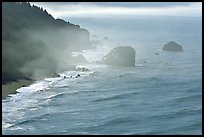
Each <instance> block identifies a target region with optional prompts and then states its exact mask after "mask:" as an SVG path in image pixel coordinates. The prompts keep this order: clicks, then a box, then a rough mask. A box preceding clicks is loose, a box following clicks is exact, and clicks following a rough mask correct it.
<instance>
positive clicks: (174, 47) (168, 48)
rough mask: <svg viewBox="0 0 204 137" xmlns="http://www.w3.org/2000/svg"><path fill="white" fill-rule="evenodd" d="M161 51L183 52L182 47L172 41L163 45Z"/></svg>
mask: <svg viewBox="0 0 204 137" xmlns="http://www.w3.org/2000/svg"><path fill="white" fill-rule="evenodd" d="M162 50H163V51H183V47H182V46H181V45H179V44H177V43H176V42H174V41H170V42H168V43H167V44H165V45H164V47H163V48H162Z"/></svg>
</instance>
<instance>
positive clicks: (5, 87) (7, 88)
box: [2, 79, 33, 99]
mask: <svg viewBox="0 0 204 137" xmlns="http://www.w3.org/2000/svg"><path fill="white" fill-rule="evenodd" d="M32 83H33V80H25V79H21V80H18V81H16V82H9V83H7V84H2V99H4V98H5V97H7V96H8V95H9V94H15V93H16V89H18V88H20V87H23V86H28V85H30V84H32Z"/></svg>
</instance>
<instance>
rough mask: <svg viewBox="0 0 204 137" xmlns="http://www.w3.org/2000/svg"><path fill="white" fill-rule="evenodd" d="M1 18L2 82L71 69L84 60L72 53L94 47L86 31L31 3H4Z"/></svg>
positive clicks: (40, 76)
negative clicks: (54, 16)
mask: <svg viewBox="0 0 204 137" xmlns="http://www.w3.org/2000/svg"><path fill="white" fill-rule="evenodd" d="M2 15H3V19H2V63H3V64H2V81H3V82H6V81H15V80H17V79H20V78H34V79H41V78H43V77H45V76H50V75H52V74H53V73H55V72H61V71H63V70H68V69H69V68H70V66H72V65H74V64H75V63H77V62H79V61H81V60H78V59H77V58H75V57H72V56H71V53H72V52H73V51H80V50H82V49H87V48H91V43H90V39H89V35H90V34H89V32H88V31H87V30H85V29H82V28H80V26H79V25H74V24H71V23H69V22H67V23H66V22H65V21H63V20H59V19H54V18H52V17H51V16H50V15H49V14H48V13H47V12H46V11H45V10H44V11H43V9H42V8H38V7H31V6H30V5H29V3H23V4H20V3H3V14H2ZM31 15H32V16H31Z"/></svg>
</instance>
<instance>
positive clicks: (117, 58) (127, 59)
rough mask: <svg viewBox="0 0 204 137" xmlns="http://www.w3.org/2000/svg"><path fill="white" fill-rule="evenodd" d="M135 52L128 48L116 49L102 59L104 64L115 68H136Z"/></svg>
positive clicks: (120, 47)
mask: <svg viewBox="0 0 204 137" xmlns="http://www.w3.org/2000/svg"><path fill="white" fill-rule="evenodd" d="M135 53H136V52H135V50H134V48H132V47H130V46H128V47H122V46H119V47H116V48H114V49H112V50H111V51H110V52H109V53H108V54H107V55H106V56H104V57H103V58H102V63H103V64H107V65H114V66H124V67H129V66H135Z"/></svg>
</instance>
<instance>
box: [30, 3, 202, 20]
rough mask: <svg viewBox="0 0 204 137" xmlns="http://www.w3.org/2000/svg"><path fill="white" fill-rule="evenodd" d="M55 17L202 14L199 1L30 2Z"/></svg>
mask: <svg viewBox="0 0 204 137" xmlns="http://www.w3.org/2000/svg"><path fill="white" fill-rule="evenodd" d="M32 4H34V5H37V6H40V7H43V8H44V9H46V10H47V11H48V13H50V14H52V15H53V16H54V17H55V18H59V17H72V16H74V17H113V16H117V17H120V16H137V15H140V16H145V15H149V16H158V15H160V16H202V3H201V2H31V5H32Z"/></svg>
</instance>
